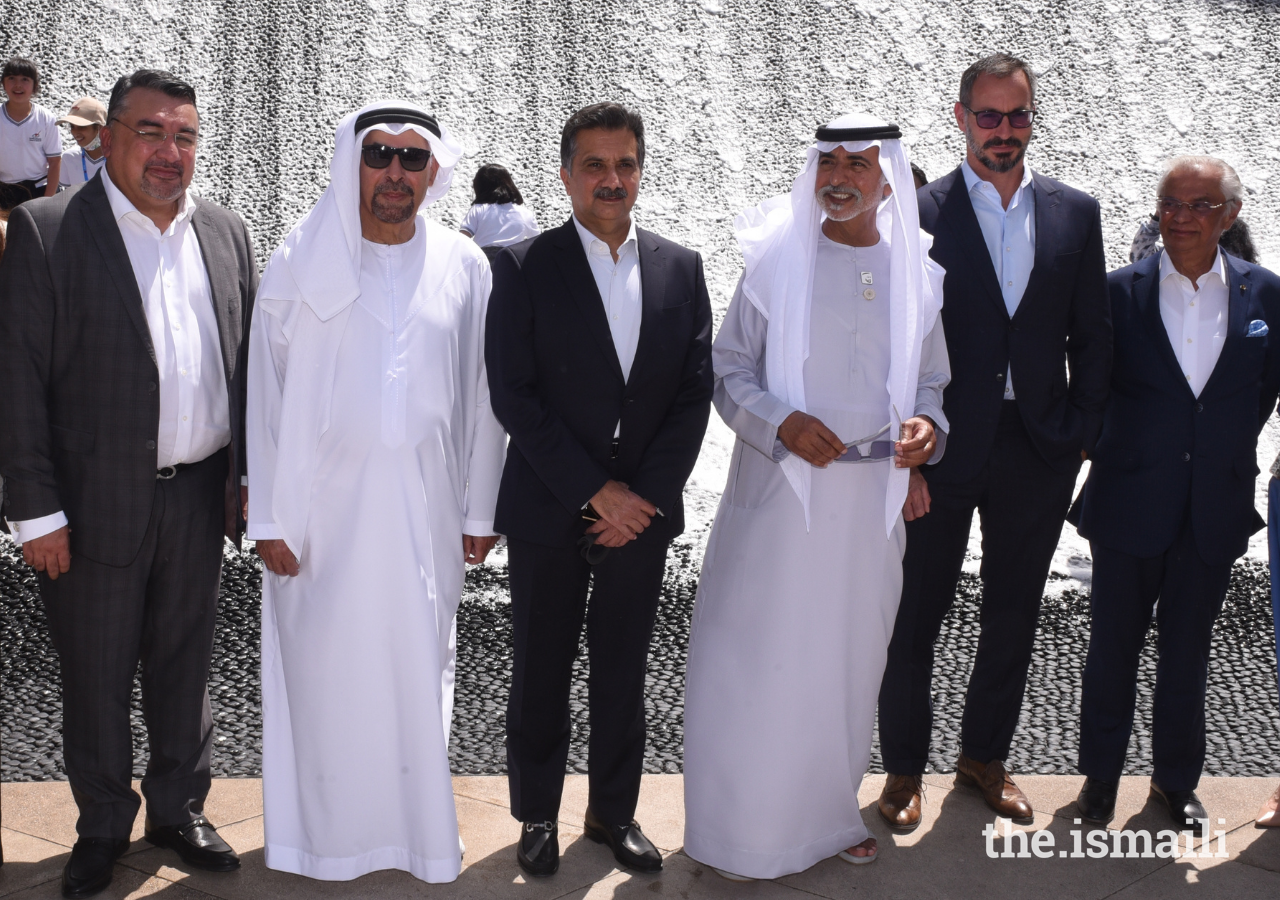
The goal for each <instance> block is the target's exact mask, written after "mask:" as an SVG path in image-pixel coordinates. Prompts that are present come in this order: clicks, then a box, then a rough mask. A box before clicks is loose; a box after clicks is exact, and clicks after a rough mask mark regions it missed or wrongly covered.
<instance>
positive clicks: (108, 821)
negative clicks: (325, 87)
mask: <svg viewBox="0 0 1280 900" xmlns="http://www.w3.org/2000/svg"><path fill="white" fill-rule="evenodd" d="M200 127H201V122H200V116H199V113H198V111H197V109H196V93H195V89H194V88H193V87H192V86H191V85H189V84H187V83H186V82H184V81H182V80H180V79H179V78H177V77H175V76H173V75H171V74H169V73H167V72H160V71H155V70H148V69H142V70H139V71H137V72H134V73H133V74H132V75H129V76H126V77H124V78H121V79H120V80H119V81H118V82H117V83H116V85H115V88H114V89H113V90H112V92H111V100H110V105H109V108H108V110H107V125H106V126H105V127H104V128H103V130H102V145H103V148H104V149H105V151H106V156H107V162H106V167H105V169H104V170H102V171H100V172H98V173H97V174H96V175H94V177H93V178H91V179H90V180H89V181H88V182H87V183H85V184H84V185H82V186H77V187H74V188H72V189H71V190H68V191H65V192H63V193H61V194H58V195H56V196H54V197H49V198H46V199H39V200H34V201H32V202H30V203H26V204H23V205H22V206H21V207H19V208H18V209H16V210H14V212H13V214H12V216H11V218H10V221H9V235H8V237H9V247H8V252H7V253H6V255H5V259H4V265H3V266H0V418H2V419H3V421H4V422H5V428H4V429H3V431H2V432H0V473H3V475H4V480H5V488H6V491H7V497H6V499H5V501H4V515H5V518H6V519H8V520H9V523H10V524H11V526H12V527H13V530H14V536H15V539H16V540H17V541H18V542H19V543H21V544H22V555H23V558H24V559H25V560H26V561H27V562H28V563H29V564H30V565H32V566H33V567H34V568H35V570H36V572H37V573H38V575H37V577H38V580H39V584H40V593H41V597H42V599H43V601H44V607H45V612H46V615H47V617H48V621H49V629H50V632H51V633H52V637H53V644H54V647H55V648H56V649H57V651H58V656H59V661H60V664H61V671H62V730H63V748H64V749H63V753H64V759H65V763H66V772H67V778H68V780H69V781H70V782H71V791H72V794H73V795H74V797H75V800H76V804H77V806H78V807H79V813H80V814H79V820H78V821H77V824H76V828H77V831H78V833H79V840H77V842H76V845H75V847H74V848H73V849H72V851H71V858H70V860H69V861H68V862H67V865H66V868H65V870H64V873H63V882H62V890H63V895H64V896H66V897H86V896H89V895H90V894H94V893H97V892H98V891H100V890H102V889H104V888H105V887H106V886H107V884H108V883H109V882H110V881H111V873H112V867H113V864H114V862H115V860H116V858H117V857H119V856H120V855H121V854H122V853H123V852H124V851H125V850H126V849H128V847H129V835H130V832H131V831H132V829H133V823H134V819H135V817H136V815H137V812H138V809H139V806H140V800H139V798H138V795H137V794H135V793H134V791H133V790H132V787H131V785H130V779H131V777H132V775H133V760H134V748H133V735H132V731H131V728H130V722H129V709H130V695H131V692H132V689H133V682H134V677H135V675H136V673H137V671H138V666H139V663H141V666H142V701H143V708H144V710H145V712H146V722H147V739H148V745H149V748H150V760H149V761H148V764H147V771H146V775H145V776H144V777H143V779H142V793H143V795H144V796H145V797H146V800H147V816H146V831H145V836H146V839H147V840H148V841H150V842H151V843H153V844H157V845H159V846H163V847H168V848H171V849H173V850H175V851H177V853H178V854H179V855H180V856H181V857H182V859H183V861H184V862H185V863H186V864H187V865H189V866H194V867H197V868H203V869H208V870H212V871H229V870H231V869H235V868H237V867H239V865H240V861H239V859H238V858H237V857H236V854H235V852H234V851H233V850H232V849H231V848H230V847H229V846H227V844H226V843H225V842H224V841H223V840H222V839H221V838H220V837H219V836H218V834H217V832H216V831H215V830H214V827H213V825H211V824H210V823H209V822H208V820H207V819H205V818H204V815H203V809H204V800H205V795H206V794H207V793H208V791H209V784H210V772H209V758H210V749H211V747H212V744H213V720H212V717H211V714H210V708H209V695H208V690H207V686H206V682H207V680H208V676H209V662H210V658H211V656H212V652H213V633H214V624H215V616H216V613H217V606H218V589H219V581H220V575H221V568H222V552H223V545H224V535H225V536H226V537H230V538H232V539H234V540H239V537H240V535H241V534H242V533H243V530H244V529H243V524H244V523H243V518H242V515H241V512H242V510H241V503H240V499H239V497H238V494H239V484H240V480H241V476H242V475H243V473H244V452H243V428H242V422H243V403H242V398H243V390H244V366H243V363H244V359H243V353H242V351H243V349H244V342H243V337H244V333H245V329H246V328H247V326H248V321H249V313H250V308H251V306H252V303H253V297H254V292H255V290H256V288H257V283H258V274H257V264H256V262H255V260H254V254H253V248H252V245H251V243H250V240H249V232H248V230H247V229H246V228H245V225H244V223H243V222H242V221H241V220H240V217H239V216H237V215H235V214H234V213H231V212H228V211H227V210H224V209H221V208H220V207H217V206H214V205H213V204H212V203H208V202H207V201H204V200H199V199H197V198H195V197H193V196H192V195H191V194H190V193H189V192H188V190H187V188H188V186H189V185H190V183H191V177H192V174H193V172H194V170H195V165H196V149H197V144H198V140H199V134H200Z"/></svg>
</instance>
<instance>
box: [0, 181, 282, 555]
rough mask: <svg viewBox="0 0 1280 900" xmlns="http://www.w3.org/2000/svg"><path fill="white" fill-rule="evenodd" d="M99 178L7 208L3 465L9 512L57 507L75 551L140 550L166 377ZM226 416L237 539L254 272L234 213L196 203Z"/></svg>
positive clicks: (31, 514)
mask: <svg viewBox="0 0 1280 900" xmlns="http://www.w3.org/2000/svg"><path fill="white" fill-rule="evenodd" d="M102 177H103V176H102V175H101V174H99V175H97V176H95V177H94V178H93V179H91V180H90V181H89V182H88V183H86V184H85V185H84V186H83V187H79V188H75V189H73V190H70V191H64V192H63V193H60V194H57V195H56V196H54V197H50V198H47V199H40V200H33V201H31V202H30V203H25V204H23V205H22V206H20V207H18V208H17V209H15V210H14V211H13V212H12V213H11V217H10V219H9V243H8V246H7V248H6V251H5V255H4V261H3V263H0V422H3V429H0V473H2V474H3V475H4V480H5V493H6V498H5V501H4V507H5V508H4V513H5V517H6V518H8V519H10V520H11V521H20V520H26V519H35V518H39V517H41V516H46V515H51V514H52V513H55V512H57V511H58V510H63V511H64V512H65V513H66V515H67V519H68V521H69V523H70V525H71V549H72V553H73V554H83V555H84V556H86V557H88V558H89V559H93V560H96V561H98V562H102V563H106V564H108V565H113V566H122V565H127V564H128V563H129V562H130V561H131V560H132V559H133V558H134V557H135V556H136V555H137V553H138V550H139V548H140V547H141V546H142V539H143V537H144V535H145V532H146V529H147V523H148V522H149V520H150V518H151V506H152V499H153V497H154V496H155V489H156V448H155V440H156V434H157V431H158V430H159V427H160V392H159V387H158V385H159V373H158V370H157V369H156V363H155V351H154V348H153V347H152V346H151V332H150V331H149V330H148V328H147V318H146V313H145V312H144V310H143V306H142V295H141V294H140V293H139V291H138V282H137V279H136V278H135V276H134V273H133V268H132V266H131V265H130V262H129V253H128V250H126V249H125V244H124V238H123V237H121V235H120V229H119V226H118V225H117V224H116V221H115V217H114V216H113V215H112V212H111V204H110V202H109V201H108V199H107V193H106V189H105V188H104V187H103V185H102ZM196 207H197V208H196V211H195V213H194V214H193V216H192V224H193V227H194V228H195V232H196V237H197V239H198V240H199V243H200V250H201V253H202V255H203V257H204V263H205V268H206V270H207V271H208V275H209V286H210V288H211V293H212V297H213V306H214V311H215V314H216V316H217V321H218V335H219V338H220V341H221V344H222V356H223V363H224V366H223V370H224V375H225V377H226V379H227V396H228V399H229V401H230V406H231V409H230V412H231V452H230V459H231V469H230V471H229V472H228V483H227V492H226V493H227V496H226V498H225V500H226V507H227V508H226V510H225V514H226V516H227V521H228V533H229V536H232V537H233V538H236V539H238V537H239V535H240V534H242V533H243V530H244V523H243V521H242V520H241V517H240V504H239V503H238V502H237V500H236V496H237V494H238V484H239V480H240V479H239V475H241V474H243V472H244V452H243V447H244V443H243V440H244V397H245V392H244V389H245V379H244V362H245V359H244V350H245V349H246V346H247V345H246V344H245V342H244V341H243V338H244V336H245V334H246V332H247V328H248V321H249V315H250V310H251V306H252V303H253V296H254V292H255V291H256V290H257V285H258V269H257V264H256V262H255V260H254V255H253V248H252V246H251V244H250V240H249V232H248V230H247V229H246V228H245V225H244V222H242V221H241V219H240V217H239V216H237V215H235V214H234V213H231V212H228V211H227V210H225V209H222V208H221V207H218V206H214V205H213V204H211V203H206V202H204V201H202V200H198V199H197V200H196Z"/></svg>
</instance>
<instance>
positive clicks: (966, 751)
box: [879, 53, 1111, 831]
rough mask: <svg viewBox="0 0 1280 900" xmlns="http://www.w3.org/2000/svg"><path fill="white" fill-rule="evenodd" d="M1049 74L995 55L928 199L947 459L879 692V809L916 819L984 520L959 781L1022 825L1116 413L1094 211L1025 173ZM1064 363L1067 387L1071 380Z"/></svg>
mask: <svg viewBox="0 0 1280 900" xmlns="http://www.w3.org/2000/svg"><path fill="white" fill-rule="evenodd" d="M1035 87H1036V84H1035V76H1034V74H1033V73H1032V71H1031V69H1030V67H1029V66H1027V64H1026V63H1024V62H1023V61H1022V60H1020V59H1018V58H1016V57H1013V56H1010V55H1008V54H1007V53H997V54H995V55H993V56H989V57H987V58H985V59H982V60H979V61H978V62H976V63H974V65H972V66H970V67H969V69H968V70H967V71H966V72H965V73H964V75H963V76H962V77H961V79H960V100H959V102H958V103H956V105H955V117H956V123H957V125H959V127H960V129H961V130H962V131H963V132H964V135H965V139H966V143H967V146H968V153H967V155H966V158H965V160H964V162H963V163H962V164H961V166H960V168H958V169H956V170H955V171H953V172H952V173H951V174H949V175H947V176H945V177H943V178H942V179H940V180H938V181H935V182H933V183H932V184H928V185H925V186H924V187H923V188H921V189H920V190H919V192H918V193H917V199H918V200H919V204H920V227H921V228H923V229H924V230H925V231H928V232H929V233H930V234H932V235H933V236H934V242H933V249H932V250H931V251H930V253H929V255H930V256H931V257H933V259H935V260H937V262H938V263H939V264H940V265H941V266H942V267H943V268H944V269H946V271H947V274H946V280H945V281H944V282H943V298H944V299H943V306H942V323H943V328H944V329H945V331H946V337H947V350H948V352H949V354H950V356H951V383H950V384H949V385H948V386H947V389H946V393H945V395H944V397H943V409H944V410H945V411H946V414H947V418H948V419H949V420H950V421H951V433H950V435H949V437H948V441H947V453H946V456H944V457H943V458H942V461H941V462H940V463H938V465H936V466H925V467H924V468H923V469H922V470H920V471H922V473H923V474H920V475H915V474H913V476H912V489H911V493H910V494H909V496H908V500H907V504H906V509H905V510H904V518H906V519H907V520H908V522H907V551H906V555H905V557H904V558H903V563H902V566H903V586H902V602H901V605H900V606H899V608H898V616H897V621H896V623H895V625H894V632H893V639H892V641H891V642H890V645H889V658H888V663H887V666H886V668H885V674H884V680H883V682H882V683H881V689H880V747H881V751H882V754H883V758H884V766H885V769H886V770H887V771H888V772H889V777H888V778H887V779H886V782H885V788H884V791H883V793H882V794H881V797H880V802H879V808H880V813H881V815H882V816H884V818H885V819H886V821H887V822H888V823H889V825H890V826H891V827H893V828H895V829H897V830H900V831H909V830H911V829H913V828H915V827H916V826H917V825H919V823H920V803H921V796H922V795H921V776H922V775H923V773H924V769H925V765H926V764H927V763H928V762H929V742H930V736H931V731H932V725H933V711H932V701H931V687H932V678H933V654H934V650H933V646H934V642H935V641H936V639H937V637H938V632H939V629H940V628H941V625H942V620H943V618H944V617H945V616H946V614H947V610H948V609H950V607H951V604H952V602H953V601H954V599H955V593H956V583H957V581H958V580H959V577H960V567H961V565H962V564H963V562H964V555H965V550H966V548H967V546H968V542H969V531H970V527H971V525H972V522H973V513H974V510H975V509H976V510H978V512H979V514H980V515H981V517H982V611H981V628H982V633H981V636H980V638H979V640H978V652H977V658H976V660H975V663H974V668H973V674H972V675H971V676H970V679H969V690H968V695H967V697H966V698H965V707H964V719H963V724H962V727H961V734H960V744H961V746H960V750H961V755H960V758H959V759H958V760H957V761H956V781H957V783H959V784H964V785H968V786H972V787H976V788H977V789H978V790H980V791H981V793H982V795H983V797H984V799H985V800H986V801H987V804H988V805H989V806H990V807H991V808H992V809H994V810H995V811H996V812H997V813H998V814H1000V815H1002V816H1007V817H1009V818H1012V819H1014V820H1015V821H1020V822H1029V821H1030V820H1031V818H1032V812H1031V805H1030V804H1029V803H1028V801H1027V799H1026V797H1025V796H1024V795H1023V793H1022V791H1021V790H1019V789H1018V787H1017V785H1016V784H1014V782H1013V779H1012V778H1011V777H1010V776H1009V773H1008V771H1007V770H1006V769H1005V765H1004V760H1005V759H1006V758H1007V756H1008V752H1009V746H1010V743H1011V742H1012V740H1013V732H1014V728H1015V726H1016V725H1017V723H1018V713H1019V711H1020V710H1021V708H1022V695H1023V691H1024V689H1025V687H1026V681H1027V669H1028V667H1029V666H1030V663H1031V650H1032V645H1033V643H1034V641H1035V633H1036V623H1037V621H1038V618H1039V612H1040V600H1041V597H1042V595H1043V593H1044V582H1045V579H1046V577H1047V576H1048V573H1049V564H1050V561H1051V560H1052V558H1053V553H1054V550H1055V549H1056V548H1057V545H1058V538H1059V536H1060V535H1061V532H1062V524H1063V517H1064V516H1065V515H1066V512H1067V508H1068V507H1069V506H1070V505H1071V494H1072V492H1073V490H1074V488H1075V481H1076V475H1077V473H1078V472H1079V469H1080V460H1081V455H1082V453H1083V452H1087V451H1088V450H1090V448H1091V447H1092V446H1093V442H1094V439H1095V438H1096V436H1097V434H1098V428H1099V427H1100V424H1101V419H1102V407H1103V403H1104V401H1105V399H1106V393H1107V381H1108V378H1109V375H1110V365H1111V324H1110V321H1109V315H1108V307H1107V292H1106V265H1105V262H1104V260H1103V252H1102V224H1101V217H1100V215H1099V209H1098V202H1097V201H1096V200H1094V199H1093V198H1092V197H1090V196H1088V195H1086V194H1083V193H1081V192H1080V191H1077V190H1073V189H1072V188H1069V187H1067V186H1066V185H1064V184H1061V183H1060V182H1057V181H1054V180H1052V179H1050V178H1045V177H1044V176H1043V175H1040V174H1039V173H1033V172H1032V171H1031V170H1030V169H1029V168H1028V167H1027V166H1026V165H1025V163H1024V162H1023V154H1024V153H1025V151H1026V147H1027V143H1028V141H1030V140H1031V132H1032V125H1033V123H1034V120H1035ZM1068 363H1069V364H1070V378H1068Z"/></svg>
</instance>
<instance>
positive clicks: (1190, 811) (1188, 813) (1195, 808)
mask: <svg viewBox="0 0 1280 900" xmlns="http://www.w3.org/2000/svg"><path fill="white" fill-rule="evenodd" d="M1151 796H1152V797H1159V798H1160V800H1161V801H1162V802H1163V803H1164V805H1165V806H1166V807H1167V808H1168V810H1169V815H1171V816H1173V821H1174V822H1176V823H1177V824H1178V828H1179V829H1180V830H1183V829H1187V828H1190V829H1191V830H1192V831H1202V832H1203V833H1204V837H1206V838H1207V837H1208V836H1209V813H1208V812H1207V811H1206V810H1205V808H1204V804H1203V803H1201V802H1200V798H1199V797H1197V796H1196V792H1195V791H1166V790H1164V789H1163V788H1161V787H1160V785H1158V784H1156V783H1155V782H1154V781H1152V782H1151Z"/></svg>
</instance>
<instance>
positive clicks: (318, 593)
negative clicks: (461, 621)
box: [246, 101, 505, 882]
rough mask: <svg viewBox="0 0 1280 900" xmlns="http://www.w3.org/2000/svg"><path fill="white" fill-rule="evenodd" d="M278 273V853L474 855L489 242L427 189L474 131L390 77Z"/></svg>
mask: <svg viewBox="0 0 1280 900" xmlns="http://www.w3.org/2000/svg"><path fill="white" fill-rule="evenodd" d="M334 143H335V149H334V155H333V163H332V166H331V167H330V181H329V185H328V187H327V188H326V189H325V192H324V194H323V195H322V196H321V198H320V200H319V202H318V203H317V204H316V206H315V208H313V209H312V210H311V212H309V213H308V214H307V215H306V216H305V217H304V218H303V219H302V221H301V222H299V223H298V225H297V226H296V227H295V228H294V229H293V231H291V232H290V233H289V235H288V236H287V237H286V238H285V240H284V243H283V245H282V246H281V247H280V248H279V249H278V250H277V251H276V252H275V254H274V255H273V256H272V258H271V262H270V263H269V264H268V265H267V268H266V271H264V272H263V274H262V289H261V290H260V291H259V292H258V302H257V307H256V309H255V313H254V317H253V326H252V337H251V340H250V351H249V370H248V372H249V397H248V414H247V426H246V431H247V435H248V457H249V532H248V534H249V537H250V538H252V539H254V540H256V541H257V549H258V553H259V554H260V555H261V556H262V559H263V561H264V563H265V564H266V568H267V570H268V571H266V572H265V573H264V574H263V578H262V700H263V735H262V756H263V767H262V768H263V783H262V795H263V813H264V824H265V831H266V846H265V851H266V864H267V866H268V867H269V868H272V869H278V870H280V871H284V872H293V873H295V874H298V875H306V876H309V877H311V878H317V879H322V880H325V881H346V880H350V879H352V878H358V877H360V876H361V875H364V874H366V873H368V872H372V871H374V870H376V869H402V870H404V871H407V872H409V873H411V874H412V875H414V876H415V877H416V878H419V879H422V880H423V881H430V882H441V881H452V880H453V879H455V878H456V877H457V876H458V872H459V871H460V869H461V865H462V847H461V843H460V841H459V839H458V817H457V812H456V810H455V808H454V802H453V786H452V783H451V782H450V777H449V724H450V720H451V718H452V716H453V684H454V681H453V674H454V648H455V643H454V638H455V632H454V615H455V613H456V612H457V609H458V604H459V602H460V601H461V599H462V582H463V577H464V571H465V566H464V564H472V565H476V564H479V563H481V562H483V561H484V559H485V556H486V555H487V554H488V552H489V550H490V549H492V548H493V545H494V543H495V542H496V541H497V537H496V536H495V535H494V533H493V518H494V505H495V503H496V502H497V498H498V482H499V479H500V477H501V474H502V461H503V452H504V444H505V439H504V435H503V433H502V427H501V426H500V425H499V424H498V421H497V419H496V418H495V417H494V415H493V412H492V411H491V410H490V407H489V385H488V380H487V377H486V374H485V361H484V323H485V313H486V310H487V306H488V300H489V263H488V260H487V259H486V258H485V255H484V253H483V252H481V250H480V248H479V247H478V246H476V244H475V243H474V242H473V241H471V240H469V239H468V238H466V237H465V236H463V235H461V234H459V233H458V232H456V231H452V230H450V229H447V228H445V227H444V226H442V225H440V224H438V223H436V222H434V221H432V220H431V219H428V218H427V217H426V215H425V214H424V212H423V210H424V209H425V208H426V207H427V206H429V205H430V204H432V203H434V202H435V201H437V200H439V199H441V198H442V197H443V196H444V195H445V192H446V191H448V189H449V183H450V180H451V179H452V177H453V169H454V166H455V165H456V164H457V162H458V159H459V157H460V156H461V155H462V147H461V146H460V145H459V144H458V143H457V142H456V141H454V140H453V138H452V137H451V136H450V134H449V131H448V129H447V128H445V126H444V125H443V124H441V123H440V122H439V121H438V120H437V119H436V118H435V117H434V116H432V115H430V114H428V113H427V112H425V111H424V110H422V109H420V108H418V107H416V106H413V105H411V104H407V103H403V102H398V101H384V102H380V103H374V104H371V105H370V106H366V107H365V108H364V109H361V110H359V111H357V112H354V113H351V114H350V115H349V116H347V117H346V118H344V119H343V120H342V121H341V122H340V123H339V124H338V131H337V134H336V136H335V142H334Z"/></svg>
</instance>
